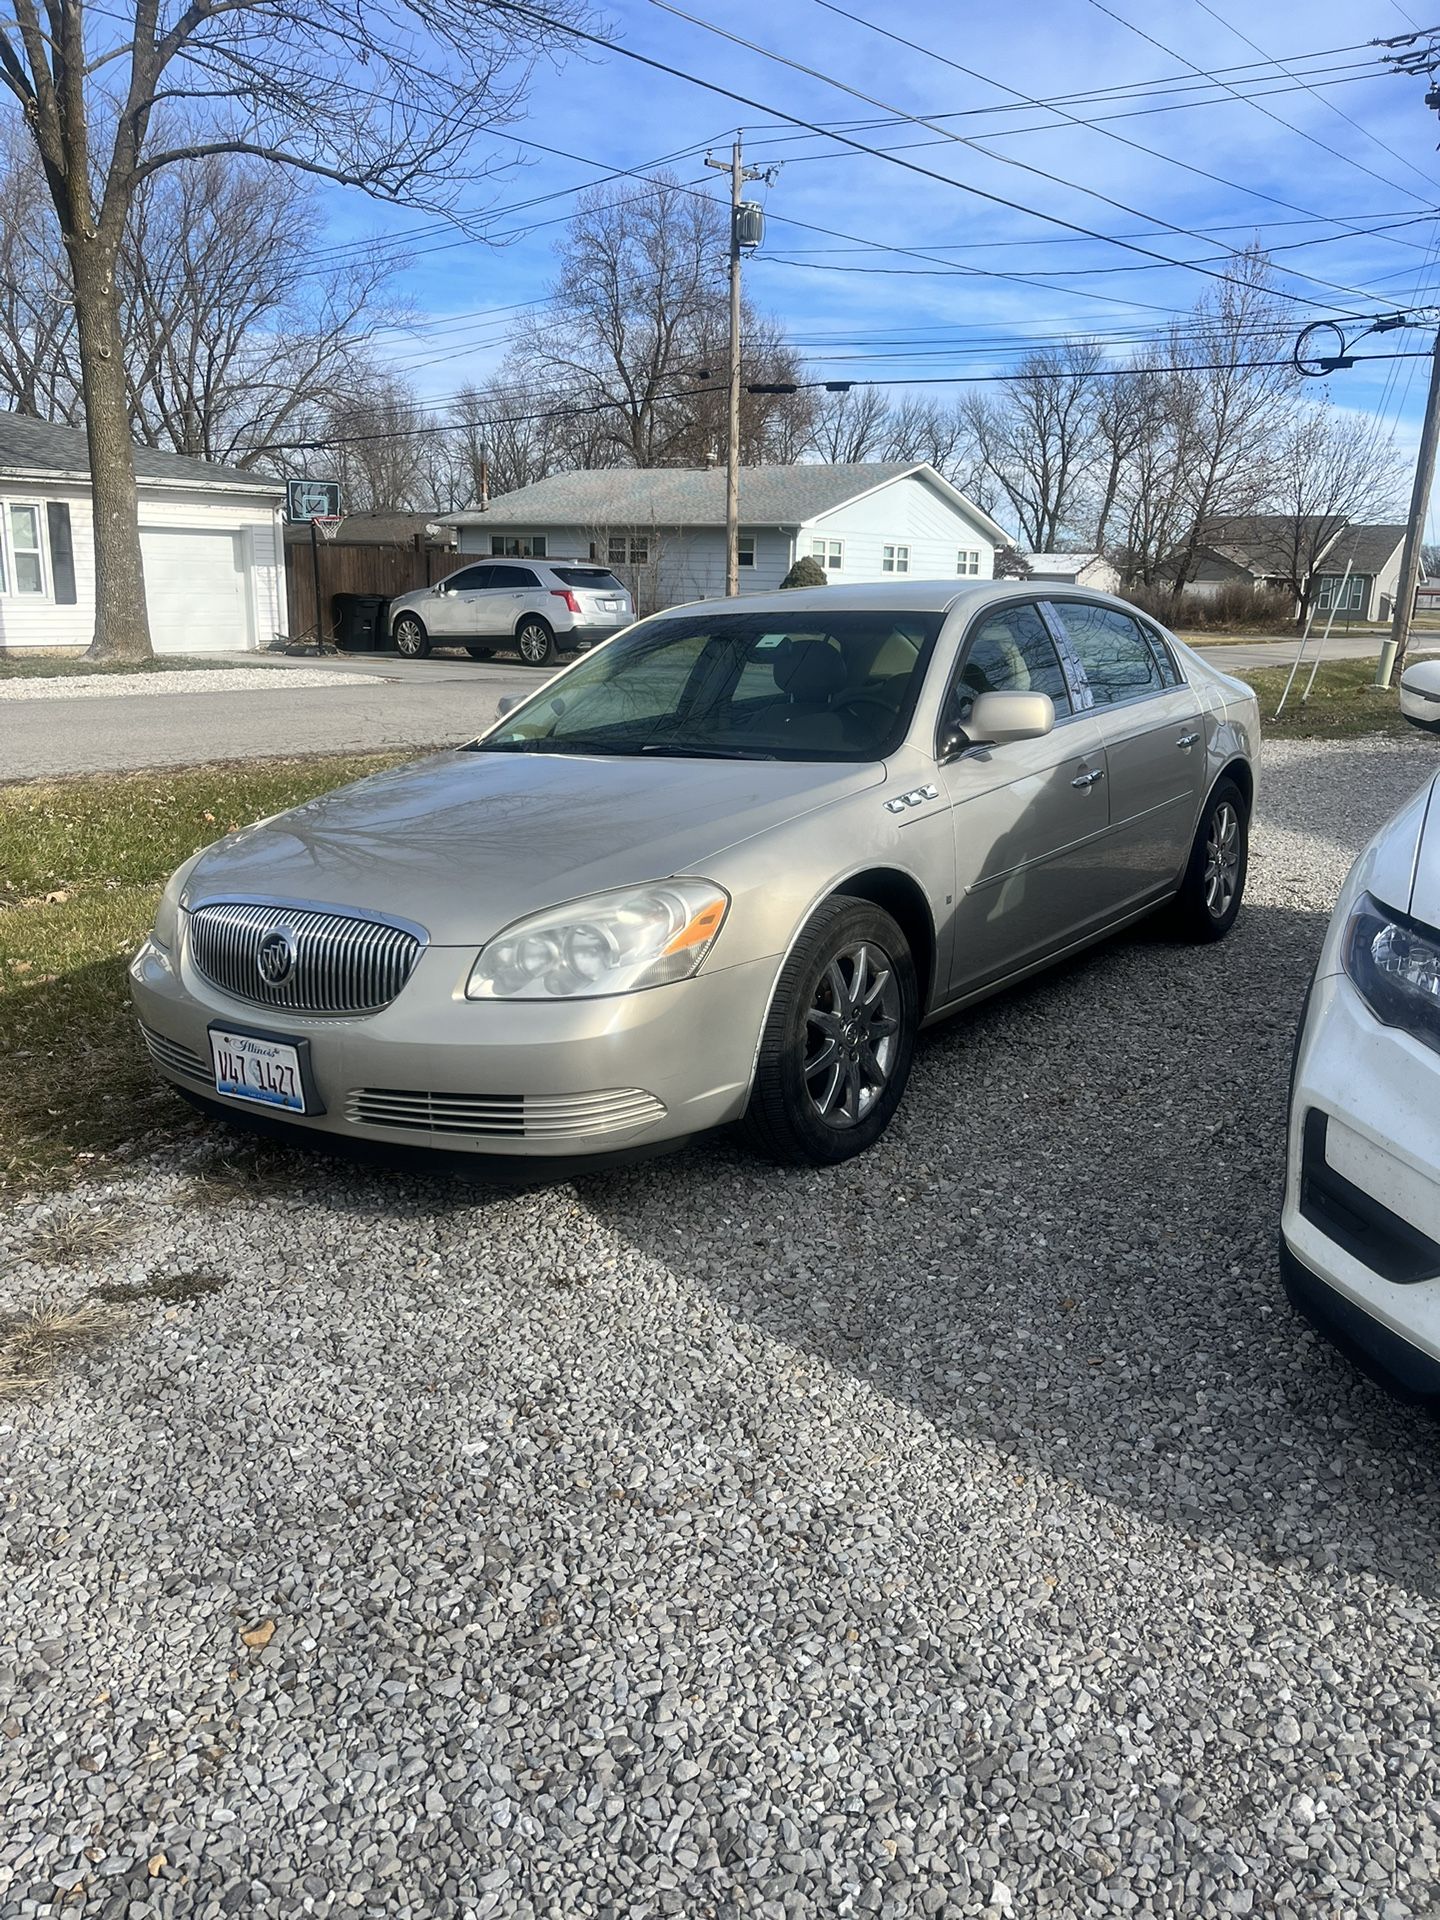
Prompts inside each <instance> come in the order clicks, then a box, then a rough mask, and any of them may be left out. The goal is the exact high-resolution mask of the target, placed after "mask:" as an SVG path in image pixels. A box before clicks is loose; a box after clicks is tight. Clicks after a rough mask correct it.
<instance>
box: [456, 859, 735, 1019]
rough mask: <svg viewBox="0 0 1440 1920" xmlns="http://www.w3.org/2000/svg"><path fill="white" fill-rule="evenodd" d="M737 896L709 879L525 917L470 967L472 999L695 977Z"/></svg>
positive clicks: (589, 993) (619, 989) (586, 994)
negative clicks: (525, 918) (732, 898)
mask: <svg viewBox="0 0 1440 1920" xmlns="http://www.w3.org/2000/svg"><path fill="white" fill-rule="evenodd" d="M729 905H730V896H729V894H728V893H726V892H724V891H723V889H721V888H720V887H717V886H713V885H712V884H711V883H710V881H708V880H664V881H661V882H660V883H659V884H657V885H656V886H653V887H635V888H626V889H622V890H619V891H617V892H615V893H596V894H592V895H591V896H590V897H589V899H586V900H572V901H570V902H569V904H568V905H567V906H563V907H554V908H552V909H551V910H550V912H548V913H536V914H532V915H531V916H530V918H529V919H528V920H517V921H516V922H515V924H514V926H513V927H507V928H506V929H505V931H504V932H503V933H502V934H500V935H498V936H497V937H496V938H495V939H494V940H492V941H491V942H490V944H489V946H488V947H486V948H485V949H484V950H483V951H482V953H481V954H480V957H479V959H477V960H476V962H475V964H474V966H473V967H472V968H471V969H470V979H469V981H468V983H467V984H466V988H465V997H466V999H468V1000H573V999H577V998H578V999H586V998H594V997H596V996H598V995H601V994H611V993H634V992H636V991H638V989H640V988H641V987H663V986H665V985H666V984H668V982H670V981H672V980H688V979H689V977H690V975H691V974H692V973H694V972H696V970H697V969H698V968H699V965H700V962H701V961H702V960H703V959H704V958H705V956H706V954H707V953H708V952H709V951H710V949H711V947H712V946H713V945H714V942H715V936H716V934H717V933H719V931H720V927H721V923H722V922H723V921H724V918H725V911H726V908H727V907H728V906H729Z"/></svg>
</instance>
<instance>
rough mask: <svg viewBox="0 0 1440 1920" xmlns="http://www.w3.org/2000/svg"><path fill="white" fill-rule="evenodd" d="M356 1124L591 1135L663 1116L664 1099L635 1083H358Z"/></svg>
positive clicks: (352, 1102)
mask: <svg viewBox="0 0 1440 1920" xmlns="http://www.w3.org/2000/svg"><path fill="white" fill-rule="evenodd" d="M345 1111H346V1117H347V1118H348V1119H349V1120H350V1121H351V1122H352V1123H353V1124H354V1125H356V1126H361V1127H389V1128H398V1129H400V1130H402V1131H406V1130H408V1131H411V1132H416V1133H464V1134H489V1135H491V1136H506V1137H508V1138H510V1139H524V1140H542V1139H543V1140H580V1139H591V1138H593V1137H594V1136H595V1135H596V1134H601V1133H626V1132H631V1131H633V1130H634V1129H635V1128H636V1127H647V1126H650V1125H651V1124H653V1122H655V1121H656V1120H663V1119H664V1117H665V1103H664V1102H663V1101H662V1100H657V1099H656V1098H655V1096H654V1094H653V1093H645V1092H644V1091H642V1089H640V1088H639V1087H617V1088H615V1089H613V1090H612V1091H609V1092H605V1093H571V1094H559V1095H555V1096H552V1097H548V1098H537V1097H535V1096H533V1095H527V1094H518V1093H515V1094H505V1093H485V1094H480V1093H476V1094H468V1093H416V1092H411V1091H409V1090H407V1089H403V1088H398V1087H356V1088H355V1089H354V1091H353V1092H352V1093H351V1095H350V1097H349V1100H348V1101H347V1102H346V1108H345Z"/></svg>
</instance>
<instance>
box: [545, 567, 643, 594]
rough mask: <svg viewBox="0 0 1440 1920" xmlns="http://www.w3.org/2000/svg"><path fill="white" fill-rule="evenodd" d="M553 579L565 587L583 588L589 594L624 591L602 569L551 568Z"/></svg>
mask: <svg viewBox="0 0 1440 1920" xmlns="http://www.w3.org/2000/svg"><path fill="white" fill-rule="evenodd" d="M550 571H551V572H552V573H553V574H554V576H555V578H556V579H557V580H558V581H560V582H561V584H562V585H564V586H567V587H584V588H585V589H586V590H587V591H588V592H590V593H624V591H625V589H624V587H622V586H621V584H620V582H619V581H618V580H617V579H616V578H615V576H614V574H613V573H610V572H609V571H608V570H607V569H606V568H604V567H552V568H551V569H550Z"/></svg>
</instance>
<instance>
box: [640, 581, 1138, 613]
mask: <svg viewBox="0 0 1440 1920" xmlns="http://www.w3.org/2000/svg"><path fill="white" fill-rule="evenodd" d="M1017 594H1019V595H1022V596H1028V597H1032V598H1039V599H1042V600H1089V601H1097V602H1099V603H1101V604H1102V605H1107V606H1113V607H1126V609H1127V611H1131V612H1133V611H1134V609H1133V608H1130V607H1129V606H1128V603H1127V602H1126V601H1123V600H1119V599H1117V598H1116V597H1115V595H1114V594H1110V593H1099V592H1096V591H1095V589H1094V588H1091V587H1079V588H1077V587H1071V586H1067V585H1065V584H1064V583H1063V582H1061V581H1058V580H944V579H942V580H894V581H891V580H871V581H867V582H862V583H858V584H852V585H846V586H834V587H789V588H786V589H783V590H782V589H780V588H776V590H775V591H774V592H773V593H747V594H742V595H741V596H740V598H739V599H737V600H735V601H730V602H727V603H726V610H727V611H733V612H736V613H747V614H751V613H784V614H796V613H812V612H820V611H823V609H825V608H826V607H829V608H832V609H833V608H837V607H839V608H845V607H853V608H854V609H855V610H856V611H857V612H867V611H868V612H888V611H892V610H893V611H894V612H896V613H949V612H950V611H951V609H952V608H954V607H957V606H961V605H968V606H974V607H981V606H983V605H984V604H985V602H986V601H988V600H1011V599H1014V598H1015V596H1016V595H1017ZM714 606H715V602H714V600H713V599H711V600H692V601H690V602H688V603H687V604H686V605H684V606H679V607H667V608H666V609H665V611H666V612H667V613H697V612H699V611H701V610H702V609H706V610H713V609H714Z"/></svg>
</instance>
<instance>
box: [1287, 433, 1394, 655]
mask: <svg viewBox="0 0 1440 1920" xmlns="http://www.w3.org/2000/svg"><path fill="white" fill-rule="evenodd" d="M1274 472H1275V483H1274V487H1273V490H1272V492H1271V495H1270V499H1269V502H1268V504H1269V505H1270V507H1271V508H1272V509H1273V510H1274V515H1275V517H1276V518H1278V527H1277V526H1276V524H1275V518H1272V517H1270V516H1267V523H1266V524H1267V532H1269V533H1270V534H1271V538H1272V539H1273V543H1274V549H1275V554H1276V558H1277V561H1278V566H1277V570H1276V571H1277V578H1278V579H1279V580H1280V581H1281V582H1282V583H1283V585H1284V586H1286V587H1287V588H1288V589H1289V590H1290V592H1292V593H1293V594H1294V595H1295V606H1296V623H1297V626H1298V627H1299V629H1300V630H1301V631H1302V632H1303V631H1304V627H1305V622H1306V619H1307V618H1308V616H1309V612H1310V602H1311V600H1312V599H1313V598H1314V594H1315V582H1316V576H1317V574H1318V572H1319V571H1320V569H1321V567H1322V565H1323V564H1324V556H1325V553H1326V551H1327V549H1328V548H1330V547H1331V546H1333V545H1334V543H1335V540H1336V538H1337V536H1338V535H1340V534H1341V533H1343V532H1344V530H1345V528H1346V527H1347V526H1349V525H1351V523H1352V522H1356V521H1366V520H1374V519H1376V518H1377V517H1379V516H1380V515H1382V514H1385V513H1388V512H1392V511H1394V510H1395V508H1396V504H1397V502H1398V500H1399V499H1400V498H1401V496H1402V491H1403V486H1404V478H1403V472H1402V466H1401V462H1400V459H1399V456H1398V455H1397V453H1396V450H1395V446H1394V443H1393V442H1392V441H1391V440H1390V439H1389V438H1388V437H1387V436H1385V435H1384V434H1383V433H1382V431H1381V430H1380V427H1379V425H1378V423H1377V422H1375V421H1374V420H1371V419H1368V418H1367V417H1366V416H1365V415H1363V414H1358V413H1339V412H1336V411H1335V410H1333V409H1332V408H1329V407H1305V408H1303V409H1301V410H1298V411H1297V412H1296V413H1295V414H1294V416H1293V417H1292V418H1291V419H1290V420H1289V421H1288V422H1286V424H1285V425H1284V426H1283V427H1282V428H1281V429H1280V431H1279V433H1278V435H1277V439H1276V443H1275V462H1274ZM1272 530H1273V531H1272ZM1325 570H1326V571H1327V572H1329V571H1331V569H1330V568H1328V567H1326V568H1325Z"/></svg>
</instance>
